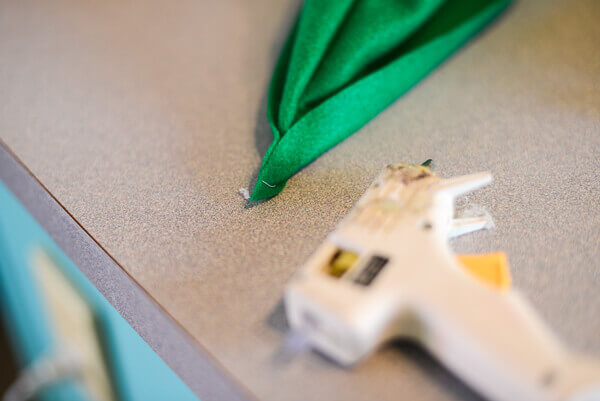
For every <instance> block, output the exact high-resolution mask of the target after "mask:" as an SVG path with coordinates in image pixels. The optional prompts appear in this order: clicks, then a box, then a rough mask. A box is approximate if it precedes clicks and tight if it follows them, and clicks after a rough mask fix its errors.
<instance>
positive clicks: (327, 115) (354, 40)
mask: <svg viewBox="0 0 600 401" xmlns="http://www.w3.org/2000/svg"><path fill="white" fill-rule="evenodd" d="M509 3H510V0H306V1H305V3H304V6H303V9H302V12H301V13H300V16H299V18H298V21H297V22H296V25H295V26H294V29H293V30H292V32H291V33H290V36H289V38H288V40H287V42H286V44H285V45H284V48H283V50H282V53H281V55H280V58H279V61H278V63H277V65H276V67H275V71H274V73H273V78H272V81H271V87H270V89H269V95H268V102H267V118H268V120H269V124H270V126H271V130H272V133H273V142H272V144H271V146H270V147H269V149H268V150H267V153H266V154H265V157H264V159H263V163H262V165H261V168H260V171H259V174H258V178H257V182H256V186H255V187H254V191H253V192H252V197H251V200H254V201H256V200H261V199H265V198H269V197H272V196H275V195H277V194H278V193H279V192H281V190H282V189H283V187H284V186H285V183H286V182H287V180H288V179H289V178H290V177H291V176H292V175H294V174H295V173H296V172H297V171H298V170H300V169H301V168H302V167H304V166H306V165H307V164H309V163H310V162H312V161H313V160H315V159H316V158H317V157H319V156H320V155H321V154H323V153H324V152H326V151H327V150H329V149H330V148H332V147H333V146H335V145H336V144H338V143H339V142H341V141H343V140H344V139H345V138H347V137H348V136H350V135H351V134H352V133H354V132H356V131H357V130H358V129H360V128H361V127H362V126H363V125H364V124H366V123H367V122H368V121H369V120H371V119H372V118H373V117H375V116H376V115H377V114H378V113H379V112H380V111H382V110H383V109H384V108H386V107H387V106H389V105H390V104H391V103H392V102H394V101H395V100H396V99H397V98H398V97H399V96H401V95H402V94H404V93H405V92H406V91H408V90H409V89H410V88H411V87H412V86H413V85H415V84H416V83H417V82H418V81H419V80H421V79H422V78H423V77H424V76H426V75H427V74H428V73H429V72H430V71H431V70H433V69H434V68H435V67H436V66H437V65H439V64H440V63H441V62H442V61H443V60H444V59H446V58H447V57H448V56H450V55H451V54H452V53H453V52H454V51H455V50H456V49H458V48H459V47H460V46H461V45H463V44H464V43H465V42H466V41H468V40H469V39H470V38H471V37H473V36H474V35H475V34H477V33H478V32H479V31H480V30H481V29H482V28H483V27H485V26H486V25H487V24H488V23H489V22H491V21H492V20H493V19H494V18H495V17H496V16H497V15H498V14H499V13H500V12H501V11H502V10H504V9H505V8H506V6H507V5H508V4H509Z"/></svg>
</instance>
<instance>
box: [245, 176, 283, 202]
mask: <svg viewBox="0 0 600 401" xmlns="http://www.w3.org/2000/svg"><path fill="white" fill-rule="evenodd" d="M285 183H286V181H284V182H282V183H279V184H274V185H273V184H269V183H268V182H265V181H264V180H261V179H260V177H259V179H258V180H257V181H256V186H255V187H254V190H253V191H252V195H251V196H250V200H251V201H260V200H264V199H268V198H272V197H273V196H275V195H277V194H279V193H280V192H281V191H282V190H283V188H284V187H285Z"/></svg>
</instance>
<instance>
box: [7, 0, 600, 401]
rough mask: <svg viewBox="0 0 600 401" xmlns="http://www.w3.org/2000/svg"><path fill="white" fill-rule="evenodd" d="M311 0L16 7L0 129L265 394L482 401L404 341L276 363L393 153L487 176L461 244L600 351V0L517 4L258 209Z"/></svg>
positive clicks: (572, 339)
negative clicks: (246, 190) (346, 219)
mask: <svg viewBox="0 0 600 401" xmlns="http://www.w3.org/2000/svg"><path fill="white" fill-rule="evenodd" d="M298 6H299V4H298V2H296V1H291V0H289V1H274V0H260V1H254V2H246V1H243V0H239V1H234V0H228V1H220V2H208V1H207V2H199V1H182V2H160V1H143V2H142V1H130V2H127V3H120V2H119V3H117V2H101V1H89V2H74V1H67V0H57V1H55V2H34V1H27V0H25V1H20V2H11V1H0V60H2V62H1V63H0V94H1V97H2V99H3V100H2V103H1V104H0V138H2V140H3V141H4V142H5V143H6V144H7V146H8V147H9V148H10V149H11V150H12V151H13V152H14V153H15V154H16V155H17V156H18V157H19V158H20V159H21V160H22V161H23V162H24V163H25V165H26V166H27V167H28V168H29V169H30V170H31V171H32V173H33V174H34V175H35V176H36V177H37V178H38V179H39V180H40V182H41V183H42V184H44V185H45V187H46V188H48V190H49V191H50V192H51V193H52V195H53V196H54V197H56V199H57V200H58V201H59V202H60V203H61V204H62V205H63V206H64V207H65V209H66V210H67V211H68V212H69V213H70V214H71V215H72V216H73V218H74V219H75V220H76V221H77V222H78V223H79V224H80V225H81V226H82V227H83V228H84V229H85V230H86V231H87V233H89V235H91V237H93V239H94V240H95V241H97V242H98V243H99V244H100V245H101V246H102V247H103V248H104V249H105V250H106V252H107V253H108V254H109V255H110V256H111V257H112V258H114V260H116V262H118V264H119V265H120V266H121V267H122V268H123V269H124V270H125V271H126V272H127V273H128V274H129V275H130V276H131V277H132V278H133V279H134V280H135V281H136V282H137V283H139V285H140V286H141V287H143V288H144V289H145V290H146V291H147V292H148V293H149V294H150V295H151V296H152V297H153V298H154V299H155V300H156V302H158V303H159V304H160V305H161V306H162V307H163V308H164V310H166V312H168V314H170V315H171V316H172V317H173V318H174V319H175V320H176V321H177V322H178V323H179V324H180V325H181V326H182V327H183V328H184V329H185V330H186V331H187V332H188V333H189V334H190V335H191V336H192V337H193V338H194V339H195V340H196V341H197V342H198V343H199V344H200V345H201V346H202V347H203V349H205V350H206V352H207V353H208V354H210V355H212V357H214V359H215V361H216V363H218V364H219V365H221V366H222V367H223V369H224V371H226V372H227V373H226V374H227V375H229V376H231V377H232V378H233V379H234V380H235V381H236V382H238V383H240V384H241V386H242V387H245V388H246V389H247V391H248V392H249V393H251V394H253V395H254V396H255V397H256V398H257V399H261V400H276V401H279V400H303V401H304V400H321V399H323V400H325V399H327V400H373V399H378V400H388V399H389V400H391V399H399V398H406V399H412V400H415V401H416V400H419V401H420V400H476V399H478V397H477V396H476V395H475V394H473V393H471V392H470V391H469V390H468V389H467V388H466V387H464V386H463V385H461V384H460V383H459V382H458V381H457V380H456V379H455V378H454V377H453V376H452V375H450V374H449V373H448V372H446V371H445V370H444V369H443V368H441V367H439V366H438V365H437V364H436V363H435V362H434V361H433V360H432V359H431V358H429V357H428V356H427V355H425V354H424V353H422V352H420V351H418V350H415V349H414V348H412V347H410V346H407V345H403V344H400V345H393V346H389V347H386V348H385V349H384V350H382V352H380V353H378V354H377V355H376V356H375V357H373V358H370V359H369V360H367V361H365V362H364V363H363V364H361V365H360V366H358V367H357V368H356V369H354V370H343V369H340V368H338V367H336V366H334V365H332V364H331V363H330V362H329V361H327V360H325V359H324V358H322V357H320V356H319V355H317V354H308V355H305V356H302V357H301V358H299V359H298V360H296V361H294V362H293V363H292V364H289V365H284V366H282V365H280V364H277V363H275V362H274V359H273V356H274V354H275V353H276V352H277V348H278V347H279V345H280V343H281V340H282V337H283V334H284V330H285V317H284V314H283V310H282V308H281V303H280V300H281V294H282V290H283V288H284V285H285V283H286V281H287V280H288V279H289V277H290V276H291V275H292V274H293V272H294V271H295V270H296V269H297V268H298V266H299V265H300V264H301V263H302V262H303V261H304V260H305V259H306V258H307V257H308V255H309V254H310V253H311V252H312V251H313V250H314V249H315V247H316V246H317V245H318V244H319V243H320V242H321V241H322V240H323V238H324V237H325V235H326V234H327V233H328V232H329V231H331V230H332V229H333V228H334V226H335V223H336V222H337V221H339V220H340V219H341V218H342V217H343V216H344V215H345V214H346V212H347V211H348V210H349V208H350V207H351V206H352V205H353V203H354V202H355V201H356V200H357V199H358V197H359V196H360V195H361V194H362V193H363V191H364V190H365V188H366V186H367V185H368V184H369V183H370V182H371V180H372V179H373V178H374V177H375V176H376V175H377V174H378V172H379V171H380V170H381V169H382V168H383V167H384V166H385V165H386V164H388V163H391V162H399V161H407V162H421V161H423V160H425V159H427V158H433V159H434V160H435V164H436V171H437V173H438V174H439V175H441V176H451V175H456V174H463V173H469V172H476V171H482V170H491V171H492V172H493V173H494V175H495V182H494V184H493V185H492V186H490V187H489V188H486V189H484V190H483V191H481V192H479V193H477V194H474V195H472V196H469V199H468V202H470V203H477V204H480V205H483V206H485V207H486V208H487V209H488V210H489V211H490V212H491V213H492V215H493V216H494V218H495V221H496V229H495V230H493V231H490V232H481V233H476V234H474V235H470V236H467V237H464V238H460V239H459V240H456V241H454V242H453V243H452V245H453V247H454V248H455V249H456V250H457V251H458V252H479V251H492V250H504V251H505V252H507V254H508V255H509V260H510V262H511V268H512V274H513V281H514V284H515V285H516V286H517V287H519V288H520V289H521V291H522V292H523V293H524V294H525V295H526V296H527V297H528V298H529V299H530V300H531V302H532V303H533V304H534V305H535V306H536V307H537V308H538V310H539V311H540V313H541V314H542V315H543V317H544V318H545V319H546V320H547V321H548V322H549V324H550V325H551V326H552V327H553V328H554V329H555V330H556V331H557V332H558V334H559V335H560V336H561V337H562V338H563V339H565V341H567V342H568V343H570V344H572V346H573V347H574V348H576V349H578V350H581V351H585V352H587V353H590V354H594V355H598V356H600V337H599V336H598V333H599V332H600V318H599V316H600V291H598V288H599V285H600V241H599V240H600V207H599V204H598V199H599V198H600V140H599V133H600V48H599V47H598V43H599V39H600V24H598V23H597V21H598V20H599V19H600V3H599V2H597V1H596V0H580V1H577V2H574V1H568V0H522V1H517V2H516V3H515V5H514V6H513V7H512V8H511V9H509V10H508V12H507V13H506V14H505V15H504V17H503V18H501V19H500V20H498V21H497V23H495V24H493V25H492V26H491V27H490V29H487V30H486V31H484V32H483V33H482V34H481V35H480V36H478V37H477V38H476V40H474V41H472V42H471V43H470V44H469V45H467V46H466V47H465V48H463V49H462V50H461V51H459V52H458V53H457V54H456V55H455V56H454V57H452V58H451V59H450V60H448V61H447V62H446V63H445V64H444V65H442V66H441V67H440V68H439V69H437V70H436V71H435V72H434V73H433V74H431V75H430V76H429V77H428V78H427V79H426V80H424V81H423V82H422V83H421V84H419V85H418V86H417V87H416V88H414V89H413V90H412V91H411V92H410V93H408V94H407V95H406V96H404V97H403V98H402V99H400V100H399V101H397V102H396V103H394V104H393V105H392V106H391V107H389V108H388V109H387V110H385V111H384V112H383V113H382V114H381V115H379V116H378V117H377V118H376V119H374V120H373V121H372V122H371V123H369V124H368V125H367V126H366V127H364V128H363V129H362V130H361V131H360V132H358V133H357V134H355V135H354V136H352V137H351V138H349V139H348V140H347V141H345V142H343V143H342V144H341V145H339V146H337V147H336V148H334V149H333V150H331V151H330V152H328V153H327V154H325V155H324V156H323V157H321V158H320V159H318V160H317V161H316V162H314V163H312V164H311V165H310V166H308V167H307V168H305V169H303V170H302V171H301V172H300V173H299V174H297V175H296V176H295V177H293V178H292V179H291V180H290V181H289V183H288V185H287V187H286V188H285V190H284V191H283V192H282V193H281V194H280V195H279V196H277V197H276V198H274V199H272V200H270V201H267V202H263V203H259V204H256V205H249V204H247V203H246V202H245V201H244V200H243V199H242V198H241V197H240V195H239V194H238V192H237V191H238V189H239V188H240V187H248V186H249V185H250V184H251V183H252V180H253V178H254V177H255V174H256V171H257V169H258V167H259V165H260V160H261V156H262V155H263V154H264V152H265V150H266V147H267V146H268V144H269V141H270V132H269V129H268V126H267V124H266V118H265V115H264V114H265V112H264V110H265V96H266V95H265V93H266V90H267V86H268V80H269V78H270V74H271V68H272V66H273V63H274V60H275V57H276V56H277V53H278V51H279V47H280V45H281V42H282V40H283V39H284V38H285V35H286V34H287V30H288V28H289V26H290V24H291V20H292V17H293V15H294V14H295V10H296V9H297V8H298ZM110 291H111V290H110V288H108V289H105V295H106V294H108V295H107V297H108V298H110V297H113V299H116V301H115V300H113V301H111V302H113V304H114V303H118V298H119V297H120V296H123V294H121V293H120V292H119V291H114V292H113V293H110ZM139 319H143V316H141V317H140V318H139ZM129 320H130V322H132V321H133V322H134V323H135V320H136V316H129ZM134 327H135V324H134ZM509 329H510V328H507V330H509ZM168 353H169V350H163V351H160V352H159V354H161V356H163V357H164V358H165V359H168V357H165V356H164V355H167V354H168ZM178 373H180V375H181V372H178ZM182 376H183V375H182ZM190 380H193V378H192V379H190V378H188V379H187V381H188V382H189V381H190ZM192 387H193V386H192ZM199 393H200V392H199ZM211 397H213V398H212V399H218V397H216V398H215V396H214V395H213V396H211V395H207V397H205V401H208V400H209V399H211Z"/></svg>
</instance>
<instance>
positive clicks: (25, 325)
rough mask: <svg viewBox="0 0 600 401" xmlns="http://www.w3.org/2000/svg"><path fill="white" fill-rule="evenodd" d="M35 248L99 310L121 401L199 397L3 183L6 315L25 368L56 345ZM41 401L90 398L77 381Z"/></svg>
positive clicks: (0, 266) (0, 289) (0, 237)
mask: <svg viewBox="0 0 600 401" xmlns="http://www.w3.org/2000/svg"><path fill="white" fill-rule="evenodd" d="M35 248H43V249H45V250H46V251H48V252H49V253H50V254H51V255H52V256H53V257H54V258H55V259H56V261H57V262H58V265H59V266H60V267H61V269H62V270H63V272H64V273H65V275H66V276H67V277H68V278H69V279H70V280H71V282H72V283H73V284H74V286H75V287H76V288H77V289H78V290H79V292H80V293H81V294H82V295H83V296H84V298H85V299H86V300H87V302H88V304H89V305H90V306H91V308H92V310H93V311H94V314H95V316H96V317H97V321H98V326H99V331H100V335H101V340H102V343H103V347H104V350H105V352H106V356H107V360H108V362H109V365H110V368H111V373H112V374H113V380H114V382H115V388H116V390H117V393H118V397H119V400H121V401H153V400H156V401H159V400H160V401H163V400H177V401H198V398H197V397H196V396H195V395H194V393H192V392H191V390H190V389H189V388H188V387H187V386H186V385H185V384H184V383H183V382H182V381H181V380H180V379H179V378H178V377H177V375H175V373H174V372H173V371H172V370H171V369H170V368H169V367H168V366H167V365H166V364H165V363H164V362H163V361H162V360H161V359H160V357H159V356H158V355H157V354H156V353H155V352H154V351H153V350H152V349H151V348H150V347H149V346H148V344H146V343H145V342H144V340H142V338H141V337H140V336H139V335H138V334H137V333H136V332H135V331H134V330H133V329H132V328H131V326H129V324H128V323H127V322H126V321H125V319H123V318H122V317H121V315H119V313H118V312H117V311H116V310H115V309H114V308H113V307H112V305H110V303H109V302H108V301H107V300H106V299H105V298H104V296H103V295H102V294H101V293H100V292H99V291H98V290H97V289H96V287H94V286H93V285H92V284H91V283H90V282H89V281H88V279H87V278H86V277H85V276H84V275H83V273H81V271H80V270H79V269H78V268H77V267H76V266H75V265H74V264H73V262H72V261H71V260H70V259H69V258H68V257H67V256H66V255H65V254H64V253H63V252H62V250H61V249H60V248H59V247H58V246H57V245H56V244H55V243H54V241H52V239H51V238H50V236H49V235H48V234H47V233H46V232H45V231H44V230H43V229H42V227H41V226H40V225H39V224H38V223H37V222H36V221H35V219H34V218H33V217H32V216H31V215H30V214H29V213H28V212H27V211H26V210H25V208H24V207H23V206H22V205H21V204H20V203H19V201H18V200H17V199H16V198H15V197H14V196H13V194H12V193H11V192H10V191H9V190H8V189H7V188H6V186H5V185H4V184H3V183H2V182H1V181H0V313H1V316H0V317H1V318H2V323H3V325H4V327H5V329H6V331H7V334H8V337H9V341H10V342H11V346H12V348H13V350H14V351H15V352H14V354H15V358H16V360H17V363H18V364H19V366H21V367H22V366H26V365H28V364H29V363H31V362H32V361H34V360H35V359H36V358H38V357H40V356H42V355H44V354H45V353H47V352H49V351H50V350H51V349H52V348H53V347H54V344H55V339H54V337H53V334H52V325H51V322H50V321H48V317H47V314H46V311H45V309H44V306H43V303H42V300H41V299H40V297H39V295H38V294H39V292H38V289H37V288H36V285H35V281H34V280H33V277H32V276H31V271H30V268H29V258H30V255H31V251H32V250H33V249H35ZM36 399H40V400H53V401H63V400H64V401H67V400H68V401H71V400H73V401H76V400H82V401H83V400H86V397H85V396H84V394H83V393H82V392H81V391H80V388H79V386H78V385H77V384H76V383H75V382H74V381H63V382H60V383H57V384H55V385H53V386H51V387H48V388H47V389H45V390H44V392H43V393H42V394H40V395H39V396H38V397H36Z"/></svg>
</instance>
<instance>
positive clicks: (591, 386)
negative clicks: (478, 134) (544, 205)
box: [285, 164, 600, 401]
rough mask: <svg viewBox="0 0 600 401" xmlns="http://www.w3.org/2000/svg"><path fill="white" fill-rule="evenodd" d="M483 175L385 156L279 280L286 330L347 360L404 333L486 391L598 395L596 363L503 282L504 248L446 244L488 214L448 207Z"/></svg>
mask: <svg viewBox="0 0 600 401" xmlns="http://www.w3.org/2000/svg"><path fill="white" fill-rule="evenodd" d="M490 182H491V175H490V174H489V173H481V174H474V175H469V176H464V177H458V178H454V179H448V180H442V179H439V178H438V177H436V176H435V175H434V174H433V173H432V172H431V170H430V169H429V168H427V167H424V166H418V165H407V164H397V165H391V166H388V167H387V168H386V170H385V171H384V172H383V173H382V175H381V176H380V177H379V178H378V179H377V180H376V181H375V182H374V183H373V184H372V185H371V187H370V188H369V189H368V190H367V192H366V193H365V194H364V195H363V197H362V198H361V199H360V201H359V202H358V204H357V205H356V206H355V207H354V209H353V210H352V211H351V212H350V214H349V215H348V216H347V217H346V218H345V219H344V220H343V221H342V222H341V223H340V224H339V226H338V227H337V229H336V230H335V231H334V232H333V233H331V234H330V235H329V236H328V237H327V239H326V240H325V241H324V243H323V244H322V245H321V246H320V247H319V249H318V250H317V251H316V252H315V253H314V254H313V255H312V256H311V258H310V259H309V260H308V262H307V263H306V265H305V266H304V267H303V268H302V269H301V270H300V271H299V272H298V274H297V275H296V276H295V277H294V278H293V279H292V280H291V282H290V283H289V284H288V286H287V288H286V292H285V307H286V313H287V317H288V321H289V323H290V326H291V328H292V330H294V331H295V332H300V333H302V334H303V335H304V336H306V337H307V339H308V341H309V342H310V344H311V346H312V347H314V348H315V349H317V350H319V351H321V352H323V353H324V354H326V355H327V356H328V357H330V358H332V359H333V360H335V361H337V362H338V363H340V364H342V365H345V366H348V365H352V364H355V363H356V362H358V361H359V360H361V359H363V358H365V357H366V356H368V355H369V354H371V353H373V352H374V351H375V350H376V349H377V348H378V347H379V346H380V345H381V344H383V343H385V342H387V341H389V340H391V339H394V338H398V337H401V338H407V339H410V340H413V341H415V342H417V343H419V344H420V345H422V346H423V347H425V348H426V349H427V350H428V351H429V352H430V353H431V354H433V355H434V356H435V357H436V358H437V359H438V360H439V361H440V362H441V363H442V364H444V365H445V366H446V367H448V368H449V369H450V370H451V371H453V372H454V373H455V374H456V375H457V376H458V377H460V378H461V379H462V380H464V381H465V382H466V383H467V384H469V385H470V386H471V387H472V388H473V389H475V390H476V391H478V392H479V393H480V394H482V395H484V396H485V397H487V398H489V399H490V400H493V401H528V400H530V401H555V400H556V401H558V400H561V401H562V400H569V401H584V400H585V401H597V400H600V387H599V386H600V365H599V364H597V363H596V362H595V361H589V360H586V359H584V358H581V357H578V356H575V355H573V354H572V353H570V352H569V351H568V350H567V349H566V348H565V347H564V346H563V345H562V344H561V343H560V342H559V341H558V340H557V338H556V337H555V336H554V335H553V333H552V332H550V330H549V329H548V328H547V327H546V326H544V324H543V323H542V322H541V321H540V320H539V318H538V317H537V316H536V315H535V313H534V312H533V310H532V309H531V308H530V306H529V305H528V304H527V303H526V302H524V300H523V299H522V298H521V297H520V296H519V294H518V293H517V292H516V291H514V290H512V289H510V277H509V273H508V268H507V266H506V263H505V258H504V255H503V254H502V253H496V254H488V255H480V256H466V257H457V256H456V255H454V254H453V253H452V251H451V249H450V248H449V246H448V237H452V236H456V235H461V234H465V233H468V232H472V231H475V230H478V229H481V228H485V227H486V225H487V224H488V223H490V222H489V221H488V219H487V218H485V217H479V218H478V217H474V218H465V219H454V218H453V217H454V201H455V198H456V197H457V196H459V195H462V194H464V193H466V192H469V191H472V190H474V189H477V188H479V187H481V186H484V185H486V184H488V183H490Z"/></svg>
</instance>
